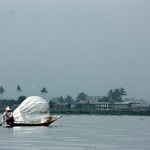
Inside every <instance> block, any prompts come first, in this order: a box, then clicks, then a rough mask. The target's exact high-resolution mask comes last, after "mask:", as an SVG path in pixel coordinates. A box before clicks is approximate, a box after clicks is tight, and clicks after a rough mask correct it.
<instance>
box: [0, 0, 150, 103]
mask: <svg viewBox="0 0 150 150" xmlns="http://www.w3.org/2000/svg"><path fill="white" fill-rule="evenodd" d="M149 8H150V1H149V0H0V86H3V88H4V89H5V91H6V92H5V95H4V97H5V98H17V97H18V95H17V92H16V91H17V85H20V87H21V89H22V94H23V95H25V96H33V95H34V96H35V95H36V96H41V93H40V90H41V89H42V88H43V87H45V88H46V89H47V91H48V94H47V98H52V97H58V96H63V97H66V96H67V95H71V96H72V97H73V98H76V96H77V94H78V93H80V92H84V93H86V94H87V95H90V96H105V95H107V93H108V91H109V90H110V89H116V88H120V87H123V88H124V89H125V90H126V92H127V97H129V98H131V97H132V98H137V99H139V98H143V99H145V100H149V101H150V9H149Z"/></svg>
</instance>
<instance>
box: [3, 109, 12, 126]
mask: <svg viewBox="0 0 150 150" xmlns="http://www.w3.org/2000/svg"><path fill="white" fill-rule="evenodd" d="M13 122H14V118H13V113H12V111H11V109H10V107H9V106H8V107H6V109H5V112H4V114H3V117H2V123H7V124H9V125H12V124H13Z"/></svg>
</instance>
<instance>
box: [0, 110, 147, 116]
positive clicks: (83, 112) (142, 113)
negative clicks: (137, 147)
mask: <svg viewBox="0 0 150 150" xmlns="http://www.w3.org/2000/svg"><path fill="white" fill-rule="evenodd" d="M3 112H4V111H0V114H3ZM50 114H52V115H55V114H62V115H63V114H64V115H71V114H72V115H131V116H150V111H124V110H122V111H121V110H120V111H113V110H107V111H106V110H105V111H104V110H103V111H102V110H101V111H96V110H79V109H77V110H76V109H74V110H72V109H71V110H68V109H66V110H53V109H52V110H50Z"/></svg>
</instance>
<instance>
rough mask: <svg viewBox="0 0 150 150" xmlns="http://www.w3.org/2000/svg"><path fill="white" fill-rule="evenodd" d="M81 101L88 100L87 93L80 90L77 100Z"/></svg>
mask: <svg viewBox="0 0 150 150" xmlns="http://www.w3.org/2000/svg"><path fill="white" fill-rule="evenodd" d="M79 101H87V95H86V94H85V93H84V92H80V93H79V94H78V95H77V98H76V102H77V103H78V102H79Z"/></svg>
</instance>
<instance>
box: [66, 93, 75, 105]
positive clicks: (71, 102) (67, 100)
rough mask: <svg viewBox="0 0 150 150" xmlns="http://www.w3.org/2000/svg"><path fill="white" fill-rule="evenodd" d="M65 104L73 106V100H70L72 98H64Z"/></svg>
mask: <svg viewBox="0 0 150 150" xmlns="http://www.w3.org/2000/svg"><path fill="white" fill-rule="evenodd" d="M65 102H66V103H67V104H73V103H74V100H73V98H72V96H70V95H68V96H67V97H66V98H65Z"/></svg>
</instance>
